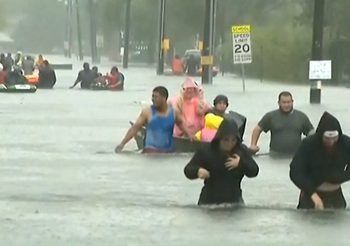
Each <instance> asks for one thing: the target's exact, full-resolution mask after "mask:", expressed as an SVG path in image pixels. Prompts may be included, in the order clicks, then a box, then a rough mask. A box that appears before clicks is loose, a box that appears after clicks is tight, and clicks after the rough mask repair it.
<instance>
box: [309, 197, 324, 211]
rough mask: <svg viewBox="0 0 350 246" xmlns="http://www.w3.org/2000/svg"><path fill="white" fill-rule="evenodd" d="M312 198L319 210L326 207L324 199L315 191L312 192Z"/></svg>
mask: <svg viewBox="0 0 350 246" xmlns="http://www.w3.org/2000/svg"><path fill="white" fill-rule="evenodd" d="M311 200H312V201H313V202H314V204H315V209H317V210H323V209H324V206H323V201H322V199H321V198H320V197H319V195H318V194H317V193H313V194H312V196H311Z"/></svg>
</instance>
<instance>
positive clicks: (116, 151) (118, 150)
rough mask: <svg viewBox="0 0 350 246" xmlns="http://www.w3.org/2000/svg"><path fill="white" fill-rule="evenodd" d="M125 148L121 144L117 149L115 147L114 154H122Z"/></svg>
mask: <svg viewBox="0 0 350 246" xmlns="http://www.w3.org/2000/svg"><path fill="white" fill-rule="evenodd" d="M123 148H124V145H122V144H119V145H118V146H117V147H115V149H114V152H115V153H120V152H122V150H123Z"/></svg>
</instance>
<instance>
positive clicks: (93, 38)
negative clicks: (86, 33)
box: [89, 0, 98, 63]
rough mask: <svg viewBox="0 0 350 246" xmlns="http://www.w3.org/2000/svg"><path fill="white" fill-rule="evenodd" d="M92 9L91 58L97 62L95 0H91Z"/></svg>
mask: <svg viewBox="0 0 350 246" xmlns="http://www.w3.org/2000/svg"><path fill="white" fill-rule="evenodd" d="M89 9H90V11H89V12H90V43H91V60H92V63H97V62H98V58H97V47H96V21H95V20H96V19H95V13H94V11H93V10H94V0H89Z"/></svg>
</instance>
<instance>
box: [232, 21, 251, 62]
mask: <svg viewBox="0 0 350 246" xmlns="http://www.w3.org/2000/svg"><path fill="white" fill-rule="evenodd" d="M250 29H251V28H250V25H243V26H232V41H233V63H234V64H247V63H252V61H253V57H252V48H251V43H250Z"/></svg>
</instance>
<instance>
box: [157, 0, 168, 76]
mask: <svg viewBox="0 0 350 246" xmlns="http://www.w3.org/2000/svg"><path fill="white" fill-rule="evenodd" d="M165 4H166V0H160V9H159V37H158V66H157V74H158V75H161V74H164V36H165Z"/></svg>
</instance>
